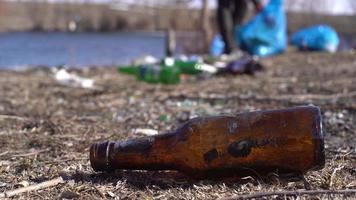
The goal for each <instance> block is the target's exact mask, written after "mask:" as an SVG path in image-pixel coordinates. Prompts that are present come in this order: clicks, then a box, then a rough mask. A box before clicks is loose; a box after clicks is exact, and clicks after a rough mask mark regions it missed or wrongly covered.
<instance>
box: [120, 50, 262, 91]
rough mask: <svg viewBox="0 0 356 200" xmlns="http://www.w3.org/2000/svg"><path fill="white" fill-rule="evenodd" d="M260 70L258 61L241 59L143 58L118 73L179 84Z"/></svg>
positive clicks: (248, 58) (196, 57)
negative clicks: (184, 81) (197, 77)
mask: <svg viewBox="0 0 356 200" xmlns="http://www.w3.org/2000/svg"><path fill="white" fill-rule="evenodd" d="M261 70H263V67H262V65H261V64H259V63H258V58H257V57H253V56H249V55H244V56H242V57H241V58H239V59H237V60H232V61H226V60H225V61H224V60H221V59H217V58H213V57H207V58H205V59H204V58H202V57H199V56H195V57H191V58H187V57H181V58H173V57H166V58H164V59H162V60H158V59H155V58H154V57H152V56H145V57H144V58H139V59H138V60H136V61H133V62H132V65H128V66H119V67H118V71H119V72H120V73H124V74H129V75H132V76H135V77H136V78H137V80H140V81H144V82H147V83H162V84H178V83H180V82H181V80H182V79H184V77H185V76H192V75H193V76H202V77H210V76H212V75H221V74H233V75H237V74H248V75H254V74H255V72H257V71H261Z"/></svg>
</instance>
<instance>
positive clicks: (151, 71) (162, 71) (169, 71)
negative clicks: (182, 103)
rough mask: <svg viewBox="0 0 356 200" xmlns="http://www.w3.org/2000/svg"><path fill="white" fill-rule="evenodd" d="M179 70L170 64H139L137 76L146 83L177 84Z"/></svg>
mask: <svg viewBox="0 0 356 200" xmlns="http://www.w3.org/2000/svg"><path fill="white" fill-rule="evenodd" d="M180 74H181V71H180V70H179V69H178V68H175V67H172V66H164V65H163V66H162V65H141V67H140V70H139V73H138V74H137V78H138V79H139V80H141V81H145V82H148V83H163V84H178V83H179V82H180Z"/></svg>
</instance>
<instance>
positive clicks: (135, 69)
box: [117, 65, 140, 75]
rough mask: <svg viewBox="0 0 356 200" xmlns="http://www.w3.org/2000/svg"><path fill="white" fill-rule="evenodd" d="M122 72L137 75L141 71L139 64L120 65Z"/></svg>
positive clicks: (119, 68) (119, 69)
mask: <svg viewBox="0 0 356 200" xmlns="http://www.w3.org/2000/svg"><path fill="white" fill-rule="evenodd" d="M117 70H118V71H119V72H120V73H124V74H130V75H137V74H138V73H139V71H140V66H139V65H127V66H120V67H118V69H117Z"/></svg>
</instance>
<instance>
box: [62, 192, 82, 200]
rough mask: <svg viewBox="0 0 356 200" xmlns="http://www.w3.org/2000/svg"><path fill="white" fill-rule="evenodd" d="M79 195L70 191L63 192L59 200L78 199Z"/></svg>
mask: <svg viewBox="0 0 356 200" xmlns="http://www.w3.org/2000/svg"><path fill="white" fill-rule="evenodd" d="M79 196H80V195H79V194H77V193H75V192H71V191H64V192H62V194H61V195H60V197H59V198H60V199H75V198H78V197H79Z"/></svg>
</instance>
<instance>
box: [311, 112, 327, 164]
mask: <svg viewBox="0 0 356 200" xmlns="http://www.w3.org/2000/svg"><path fill="white" fill-rule="evenodd" d="M314 107H315V110H316V114H315V120H314V121H315V124H314V128H313V136H314V137H315V139H316V140H315V162H316V165H315V167H314V168H313V170H319V169H322V168H323V167H324V166H325V148H324V134H323V122H322V116H321V112H320V108H319V107H317V106H314Z"/></svg>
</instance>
